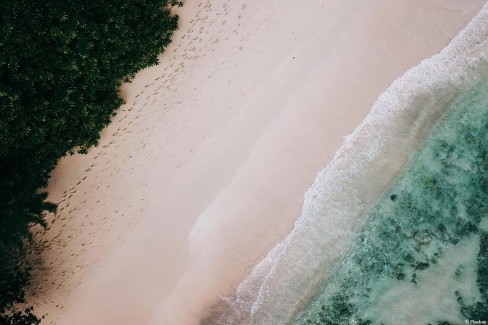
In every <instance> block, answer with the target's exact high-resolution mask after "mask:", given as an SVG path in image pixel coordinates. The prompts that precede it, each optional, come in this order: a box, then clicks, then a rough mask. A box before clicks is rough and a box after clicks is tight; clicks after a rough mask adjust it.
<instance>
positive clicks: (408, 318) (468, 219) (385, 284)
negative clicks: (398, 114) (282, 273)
mask: <svg viewBox="0 0 488 325" xmlns="http://www.w3.org/2000/svg"><path fill="white" fill-rule="evenodd" d="M487 172H488V82H487V81H485V82H483V83H481V84H479V85H478V86H476V87H475V88H474V89H472V90H471V91H469V92H468V93H467V94H465V95H463V96H461V98H460V99H459V100H458V101H457V102H456V103H455V104H454V105H453V107H452V108H450V109H449V111H448V112H447V113H446V115H445V116H444V117H443V118H442V119H441V121H440V123H439V124H438V125H437V126H436V127H435V128H434V129H433V130H432V133H431V134H430V136H429V137H428V139H427V140H426V142H425V143H424V144H423V145H422V147H421V150H420V152H419V153H417V154H416V155H415V156H414V157H413V158H412V159H411V160H410V161H409V163H408V164H407V166H406V167H405V169H404V170H403V171H402V173H401V175H400V176H399V178H398V179H397V180H396V182H395V183H394V185H393V186H392V187H390V188H389V190H388V191H387V192H386V194H385V196H384V198H383V199H382V201H381V202H380V203H379V204H378V205H377V206H376V207H375V208H374V209H373V211H372V213H371V214H370V215H369V216H368V218H367V220H366V222H365V224H364V226H363V227H362V229H361V231H360V233H359V236H357V237H356V238H355V239H354V241H353V243H352V245H351V246H350V248H349V249H348V250H347V253H346V254H345V255H344V256H343V257H342V258H341V260H340V262H339V263H338V265H336V266H335V267H334V270H333V271H332V272H331V274H330V275H329V276H327V277H326V278H325V280H324V281H323V282H322V283H321V284H320V285H319V289H318V290H317V293H316V295H315V297H314V298H313V299H312V300H311V301H310V302H309V303H308V304H307V305H306V307H305V310H304V311H302V312H301V313H300V316H299V317H298V318H297V319H296V321H295V324H381V323H384V324H429V323H431V324H434V323H435V324H439V323H442V322H447V323H451V324H460V323H464V321H465V319H475V318H476V319H485V320H488V292H487V290H488V287H487V282H488V274H486V273H483V270H485V269H486V268H487V267H488V266H487V265H486V264H487V262H488V261H487V260H486V254H487V252H486V250H484V251H480V243H481V242H480V237H482V238H483V240H484V241H486V239H487V238H488V227H487V225H488V173H487ZM478 256H479V257H478ZM483 317H484V318H483ZM444 324H446V323H444Z"/></svg>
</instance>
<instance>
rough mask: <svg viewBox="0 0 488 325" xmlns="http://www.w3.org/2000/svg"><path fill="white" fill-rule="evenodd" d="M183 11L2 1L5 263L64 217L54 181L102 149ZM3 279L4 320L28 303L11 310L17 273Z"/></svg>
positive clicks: (0, 235)
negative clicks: (58, 171) (52, 195)
mask: <svg viewBox="0 0 488 325" xmlns="http://www.w3.org/2000/svg"><path fill="white" fill-rule="evenodd" d="M180 5H181V2H179V1H175V0H169V1H167V0H98V1H97V0H96V1H87V0H76V1H75V0H63V1H56V0H45V1H34V0H2V1H0V264H4V265H7V264H8V263H3V262H4V261H5V260H6V259H10V258H12V257H13V256H17V257H19V256H22V255H23V254H22V253H19V252H21V251H22V250H23V246H24V245H26V243H28V241H29V239H30V236H31V235H30V232H29V227H30V226H32V225H33V224H40V225H42V226H46V224H45V221H44V217H45V214H46V213H47V212H54V211H55V209H56V206H55V205H54V204H53V203H50V202H47V201H46V200H45V199H46V196H47V195H46V193H44V192H43V191H42V189H43V188H45V186H46V185H47V182H48V180H49V176H50V172H51V171H52V169H53V168H54V167H55V166H56V163H57V161H58V160H59V158H61V157H63V156H65V155H67V154H73V153H75V151H78V152H80V153H86V151H87V150H88V149H89V148H90V147H92V146H94V145H96V144H97V141H98V139H99V134H100V131H101V130H102V129H103V128H104V127H105V126H107V125H108V124H109V123H110V118H111V117H112V116H113V115H114V113H115V112H116V110H117V108H118V107H120V105H121V104H122V103H123V100H122V99H121V98H120V97H119V96H118V92H117V89H118V87H119V86H120V85H121V83H123V82H127V81H130V79H131V78H132V77H133V76H134V75H135V73H136V72H138V71H139V70H141V69H144V68H146V67H149V66H153V65H155V64H157V62H158V54H160V53H161V52H162V51H163V50H164V48H165V47H166V46H167V45H168V44H169V43H170V38H171V36H172V34H173V32H174V31H175V30H176V28H177V22H178V17H177V16H175V15H173V14H172V13H171V8H172V7H173V6H180ZM40 189H41V190H40ZM26 239H27V240H26ZM0 271H4V272H1V274H0V295H2V297H0V313H1V312H4V311H5V310H6V308H8V307H9V306H10V303H11V302H18V301H22V299H23V298H22V294H21V295H20V296H17V297H14V296H15V295H14V296H11V297H10V298H9V299H10V303H6V301H7V300H8V299H7V300H5V299H3V298H5V295H6V294H5V293H6V292H8V290H6V287H5V286H6V285H7V283H8V281H7V280H6V279H9V278H11V276H12V274H13V273H12V272H14V273H15V272H16V271H15V269H14V270H13V271H8V272H7V271H5V270H0ZM21 278H22V277H20V278H19V279H21ZM26 282H27V278H25V279H24V281H23V283H24V284H25V283H26ZM27 312H29V311H27ZM17 316H18V317H20V316H19V315H17Z"/></svg>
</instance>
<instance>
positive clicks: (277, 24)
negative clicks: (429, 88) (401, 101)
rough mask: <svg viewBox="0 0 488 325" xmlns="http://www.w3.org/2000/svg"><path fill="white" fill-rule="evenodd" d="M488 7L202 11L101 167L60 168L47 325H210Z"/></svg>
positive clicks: (92, 162)
mask: <svg viewBox="0 0 488 325" xmlns="http://www.w3.org/2000/svg"><path fill="white" fill-rule="evenodd" d="M483 4H484V1H481V0H476V1H469V2H466V1H462V0H458V1H455V0H449V1H441V0H428V1H426V0H415V1H411V0H399V1H396V2H394V3H393V2H392V1H388V0H368V1H352V0H348V1H338V0H330V1H305V2H301V3H297V2H294V3H286V4H285V3H281V2H279V1H269V2H265V3H263V2H262V1H261V2H259V1H254V0H242V1H241V0H239V1H233V2H232V3H230V2H224V1H222V2H211V1H194V2H188V3H185V6H184V7H183V8H181V9H178V14H179V16H180V28H179V30H178V31H177V33H176V34H175V36H174V40H173V43H172V44H171V45H170V46H169V47H168V49H167V51H166V52H165V53H164V54H163V55H162V56H161V63H160V64H159V65H158V66H155V67H153V68H151V69H147V70H145V71H142V72H140V73H139V74H138V75H137V77H136V78H135V80H134V81H133V82H132V83H131V84H128V85H124V87H123V88H122V89H121V93H122V95H123V97H124V98H125V100H126V104H125V105H124V106H123V107H122V108H121V109H120V111H119V113H118V114H117V116H116V117H114V118H113V122H112V124H111V125H110V126H109V127H108V128H107V129H106V130H105V131H104V132H103V134H102V138H101V140H100V144H99V146H98V147H96V148H93V149H92V150H91V151H90V153H89V154H88V155H84V156H83V155H75V156H72V157H67V158H65V159H63V160H62V161H60V163H59V165H58V167H57V168H56V170H55V171H54V173H53V175H52V180H51V182H50V185H49V188H48V190H49V193H50V199H51V200H53V201H54V202H58V203H59V211H58V213H57V215H56V216H49V220H50V221H51V222H52V226H51V227H50V229H49V230H48V231H47V233H45V234H43V235H42V237H41V236H38V237H39V238H40V241H41V243H42V246H44V251H43V253H42V261H43V262H42V265H40V266H39V267H38V269H36V270H35V272H34V279H33V283H32V288H31V292H30V297H29V302H30V303H32V304H34V306H35V308H36V311H37V313H39V314H41V315H42V314H47V316H46V318H45V320H44V322H43V323H45V324H60V325H64V324H69V325H72V324H73V325H75V324H80V325H81V324H83V325H86V324H94V325H95V324H183V325H185V324H198V323H199V320H200V319H201V317H202V315H203V313H204V312H205V311H206V309H207V308H208V307H209V306H211V305H213V304H215V303H217V302H218V301H219V299H221V297H223V296H227V295H230V294H232V291H233V289H234V288H235V286H236V285H237V284H239V283H240V281H242V279H243V278H244V277H245V276H246V275H247V274H248V273H249V271H250V270H251V269H252V267H253V266H254V265H255V264H256V263H257V262H258V261H259V260H260V259H261V258H262V257H263V256H265V255H266V253H267V252H268V251H269V250H270V249H271V248H272V247H273V246H274V244H275V243H277V242H278V241H280V240H281V239H282V238H283V237H284V236H285V235H286V234H287V233H288V232H289V231H290V229H291V228H292V227H293V223H294V221H295V219H296V218H297V217H298V215H299V213H300V209H301V207H302V204H303V196H304V193H305V191H306V190H307V189H308V188H309V187H310V185H311V184H312V183H313V181H314V178H315V177H316V175H317V173H318V172H319V171H320V170H321V169H322V168H323V167H324V166H325V165H327V163H328V162H329V161H330V160H331V159H332V157H333V155H334V153H335V151H336V150H337V149H338V148H339V146H340V145H341V144H342V142H343V138H344V137H345V136H346V135H348V134H350V133H351V132H352V131H353V129H354V128H355V127H356V126H357V125H358V124H359V123H360V122H361V120H362V119H363V118H364V117H365V116H366V114H367V113H368V111H369V109H370V107H371V106H372V104H373V103H374V101H375V100H376V99H377V97H378V96H379V95H380V94H381V93H382V92H383V91H384V90H385V89H386V88H387V87H388V86H389V85H390V84H391V83H392V82H393V81H394V80H395V79H396V78H398V77H399V76H401V75H402V74H403V73H404V72H405V71H407V70H408V69H409V68H411V67H413V66H415V65H417V64H418V63H420V62H421V60H423V59H425V58H428V57H430V56H432V55H433V54H435V53H437V52H439V51H440V50H441V49H442V48H443V47H444V46H445V45H446V44H447V43H448V42H449V41H450V40H451V39H452V38H453V37H454V36H455V35H456V34H457V33H458V32H459V31H460V30H461V29H462V28H463V27H464V26H465V25H466V24H467V23H468V22H469V20H470V19H471V18H472V17H473V16H474V15H475V14H476V12H477V11H478V10H479V9H480V8H481V6H482V5H483Z"/></svg>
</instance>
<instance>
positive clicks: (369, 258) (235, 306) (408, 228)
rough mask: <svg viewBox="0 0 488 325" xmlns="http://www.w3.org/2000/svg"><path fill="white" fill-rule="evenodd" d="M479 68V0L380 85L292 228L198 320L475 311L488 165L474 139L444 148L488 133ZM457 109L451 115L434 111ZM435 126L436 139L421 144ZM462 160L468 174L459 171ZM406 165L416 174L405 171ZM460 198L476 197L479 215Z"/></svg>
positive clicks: (484, 64)
mask: <svg viewBox="0 0 488 325" xmlns="http://www.w3.org/2000/svg"><path fill="white" fill-rule="evenodd" d="M486 79H488V5H486V6H485V7H484V8H483V9H482V10H481V12H480V13H479V14H478V15H477V16H476V17H475V18H474V19H473V20H472V21H471V22H470V24H469V25H468V26H467V27H466V28H465V29H464V30H463V31H462V32H461V33H460V34H459V35H458V36H457V37H456V38H455V39H454V40H453V41H452V42H451V43H450V44H449V45H448V46H447V47H446V48H445V49H444V50H443V51H442V52H441V53H439V54H438V55H435V56H433V57H432V58H429V59H427V60H424V61H423V62H422V63H421V64H420V65H418V66H417V67H415V68H412V69H411V70H409V71H408V72H407V73H405V75H403V76H402V77H400V78H399V79H397V80H396V81H395V82H394V83H393V84H392V85H391V86H390V87H389V88H388V89H387V90H386V91H385V92H384V93H383V94H382V95H381V96H380V97H379V99H378V100H377V102H376V103H375V104H374V106H373V107H372V109H371V112H370V113H369V114H368V116H367V117H366V119H365V120H364V121H363V122H362V123H361V125H360V126H359V127H358V128H357V129H356V130H355V131H354V132H353V133H352V134H351V135H350V136H349V137H348V138H347V139H346V140H345V143H344V145H343V146H342V147H341V149H340V150H339V151H338V152H337V153H336V155H335V157H334V159H333V160H332V162H331V163H330V164H329V165H328V166H326V167H325V168H324V169H323V170H322V171H321V172H320V173H319V174H318V176H317V178H316V180H315V182H314V184H313V185H312V186H311V187H310V189H309V190H308V191H307V193H306V195H305V200H304V205H303V209H302V214H301V216H300V217H299V218H298V219H297V222H296V223H295V227H294V229H293V230H292V231H291V232H290V234H289V235H288V236H287V237H286V238H285V239H284V240H283V241H282V242H280V243H279V244H278V245H276V246H275V247H274V248H273V249H272V250H271V251H270V252H269V254H268V255H267V256H266V257H265V258H264V259H263V260H262V261H261V262H260V263H258V264H257V265H256V267H255V268H254V269H253V270H252V272H251V273H250V274H249V276H248V277H247V278H246V279H245V280H244V281H243V282H242V283H241V284H240V285H239V286H238V288H237V289H236V292H235V294H234V295H233V296H231V297H226V298H225V299H223V301H222V302H223V304H222V306H221V307H222V308H221V309H219V310H217V311H215V312H214V313H213V314H212V315H211V316H209V317H208V319H207V320H206V322H204V323H205V324H207V323H208V324H225V325H229V324H236V325H237V324H239V325H246V324H259V325H269V324H280V325H281V324H293V323H296V324H307V323H308V324H310V323H312V324H322V323H323V324H361V322H362V323H363V324H367V323H368V321H369V322H370V323H371V324H381V323H382V322H383V323H384V324H385V325H386V324H428V323H432V324H436V322H442V321H447V322H450V323H452V324H457V323H459V322H462V323H464V319H465V318H466V317H468V316H469V317H473V318H475V316H476V315H477V314H476V313H479V312H481V311H480V308H481V307H480V306H481V305H480V306H478V304H479V303H483V301H484V300H483V299H486V298H483V297H484V296H483V294H484V293H483V292H484V291H483V290H480V285H479V283H478V279H479V277H478V274H482V272H481V271H480V270H481V269H480V264H479V263H477V261H478V258H481V259H482V258H483V256H481V255H480V256H481V257H479V254H480V252H484V251H486V246H483V245H485V244H486V234H485V231H486V222H482V219H483V218H482V217H481V215H482V212H480V211H484V206H483V204H485V203H483V199H482V195H483V193H486V191H485V192H481V193H479V191H480V189H485V190H486V185H487V183H485V182H483V183H482V184H481V181H482V180H484V178H481V177H483V175H484V174H483V169H488V165H486V164H485V165H480V164H481V162H482V161H485V160H482V159H488V157H486V153H485V155H483V154H482V152H481V151H480V152H478V153H477V154H475V153H474V152H475V149H474V147H472V148H471V147H470V148H471V149H469V150H468V149H467V148H466V150H461V149H463V148H464V147H465V146H464V147H463V146H460V147H459V148H458V147H456V148H458V149H456V150H458V151H456V152H457V153H456V154H454V153H452V152H451V151H450V150H451V149H450V148H453V147H450V146H454V145H457V144H458V143H460V142H461V141H466V143H469V145H470V146H471V145H475V146H477V148H478V145H479V147H482V146H483V144H482V141H486V139H488V135H487V134H486V124H483V123H484V122H483V119H482V118H485V117H484V116H482V115H483V114H484V115H488V114H487V113H488V112H486V111H485V112H484V113H483V114H481V111H482V110H483V109H484V106H483V102H484V103H486V102H488V100H487V99H488V98H487V97H486V96H487V93H486V87H487V83H486V82H484V80H486ZM463 108H464V109H463ZM468 108H469V110H468ZM446 112H448V113H446ZM451 112H452V113H451ZM455 112H466V114H468V115H462V114H461V113H455ZM471 113H472V114H475V115H476V114H478V115H476V116H477V117H476V116H473V115H469V114H471ZM455 114H458V115H456V116H457V118H458V121H457V123H458V124H455V125H454V124H453V125H450V124H449V123H450V122H443V123H444V124H443V123H440V122H439V121H447V120H449V117H450V116H454V115H455ZM459 114H461V115H459ZM452 119H453V120H456V118H452ZM468 120H469V121H471V122H469V121H468ZM446 123H447V124H448V125H449V126H447V127H446V126H445V127H442V126H441V125H447V124H446ZM452 123H454V122H452ZM483 125H484V126H483ZM476 127H477V128H478V129H476ZM483 127H484V128H485V133H483V130H482V129H483ZM476 130H478V131H476ZM464 131H466V132H464ZM442 132H444V133H442ZM463 132H464V133H463ZM476 132H477V133H476ZM441 133H442V134H443V135H442V136H443V137H445V139H444V140H442V139H441V138H438V141H440V142H439V143H437V144H435V145H432V146H433V147H432V149H431V150H430V151H429V150H428V149H426V148H428V147H429V143H431V141H435V140H432V139H434V138H435V137H436V134H441ZM475 133H476V134H477V136H475V135H474V134H475ZM483 136H484V137H485V138H486V139H479V137H483ZM439 137H441V136H439ZM442 141H444V142H442ZM483 143H485V142H483ZM435 146H438V147H439V148H440V149H439V150H440V151H436V150H434V147H435ZM442 146H446V148H444V147H442ZM484 148H485V149H486V148H487V147H484ZM441 149H442V150H441ZM317 150H320V148H317ZM480 150H481V149H480ZM468 152H469V153H468ZM461 153H462V154H466V155H467V156H466V157H464V156H462V155H461ZM436 154H438V155H439V156H436ZM443 155H445V157H444V156H443ZM412 157H415V158H412ZM446 159H448V160H446ZM415 161H419V162H421V163H423V165H422V166H423V167H422V166H421V165H420V164H419V167H415V166H417V165H416V164H415V163H414V162H415ZM415 168H417V169H415ZM422 168H424V169H425V171H424V172H421V170H423V169H422ZM445 168H447V169H445ZM463 168H464V169H466V170H469V171H471V170H472V171H473V173H474V172H476V174H473V175H472V176H468V175H464V174H463V173H462V172H461V171H464V169H463ZM469 168H471V169H469ZM475 168H477V170H475ZM480 168H481V169H480ZM414 169H415V171H412V173H414V174H415V175H416V176H415V177H418V178H416V179H414V178H409V177H407V176H404V175H407V174H408V173H410V172H409V171H408V170H414ZM448 170H449V171H448ZM454 171H458V173H455V172H454ZM422 173H423V174H422ZM444 174H446V175H447V174H449V177H448V178H447V179H444V178H442V177H443V176H442V177H441V175H444ZM420 175H423V176H420ZM434 175H435V177H434ZM436 177H437V178H436ZM441 178H442V181H441V180H440V179H441ZM409 180H410V181H409ZM487 181H488V179H487ZM392 184H394V185H392ZM392 186H393V187H392ZM451 186H456V189H454V188H451ZM463 186H468V187H467V188H462V187H463ZM469 186H470V187H469ZM476 186H477V189H475V188H474V187H476ZM484 186H485V187H484ZM416 187H419V188H418V189H416ZM414 189H415V191H414ZM466 189H469V190H470V191H471V192H469V193H468V192H467V190H466ZM440 190H442V191H443V193H444V192H445V195H446V199H441V197H442V198H444V196H442V195H441V194H439V193H437V192H438V191H440ZM429 191H430V192H429ZM455 191H457V192H455ZM476 193H479V194H476ZM435 195H437V196H435ZM468 199H469V200H473V202H476V204H478V206H477V207H478V208H479V209H480V210H479V211H478V210H476V211H477V213H478V214H477V215H478V216H479V217H476V216H475V215H474V214H473V213H474V212H473V211H474V210H472V209H475V207H476V206H475V205H474V203H472V202H471V201H469V202H470V203H467V202H468V201H467V200H468ZM484 201H485V202H486V198H485V200H484ZM460 202H461V203H462V204H460ZM447 204H449V205H447ZM427 206H430V208H431V209H432V210H431V211H430V210H429V211H430V212H428V209H427ZM448 207H450V208H448ZM408 209H409V210H408ZM436 209H439V210H436ZM402 211H403V212H402ZM407 211H408V212H407ZM476 211H475V212H476ZM395 213H397V214H395ZM483 213H484V212H483ZM398 227H399V228H398ZM407 239H408V240H407ZM480 245H481V247H485V248H482V249H481V250H480ZM395 254H397V255H395ZM481 267H483V266H481ZM453 274H454V276H453ZM457 274H459V275H457ZM442 279H444V280H442ZM481 279H482V278H481ZM453 281H457V282H453ZM480 281H483V280H480ZM453 283H456V284H457V286H456V289H455V290H452V286H451V285H452V284H453ZM478 307H480V308H478ZM481 309H483V308H481ZM327 317H329V318H327Z"/></svg>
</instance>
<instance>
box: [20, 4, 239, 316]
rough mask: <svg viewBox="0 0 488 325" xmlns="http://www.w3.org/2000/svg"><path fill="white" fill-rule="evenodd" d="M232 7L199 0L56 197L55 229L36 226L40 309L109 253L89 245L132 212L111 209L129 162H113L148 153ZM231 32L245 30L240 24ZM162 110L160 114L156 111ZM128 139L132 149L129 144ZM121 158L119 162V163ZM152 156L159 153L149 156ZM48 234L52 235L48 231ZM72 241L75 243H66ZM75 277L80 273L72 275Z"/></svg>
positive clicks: (35, 296) (35, 290)
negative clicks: (153, 72) (146, 79)
mask: <svg viewBox="0 0 488 325" xmlns="http://www.w3.org/2000/svg"><path fill="white" fill-rule="evenodd" d="M236 5H237V2H236ZM239 9H240V11H244V10H245V9H246V5H245V4H244V5H242V6H241V8H239ZM238 12H239V11H238ZM228 15H229V3H227V2H224V3H223V4H221V5H217V4H215V3H212V1H211V0H206V1H202V2H200V3H199V4H198V12H197V14H196V15H195V17H193V19H191V20H190V24H189V27H188V28H187V29H186V30H185V31H184V33H185V34H184V35H182V36H181V37H180V38H179V39H175V40H174V44H173V45H171V46H174V49H173V51H171V53H172V54H170V55H166V57H165V56H164V55H163V57H162V61H163V62H162V63H161V64H160V66H159V67H160V71H161V74H160V75H158V76H157V77H155V78H154V80H153V82H151V83H149V84H147V85H145V86H144V88H143V89H142V90H141V91H140V92H139V93H138V94H136V95H135V98H134V100H133V102H132V103H131V104H130V105H127V104H126V105H124V106H123V107H122V108H121V110H120V111H119V112H118V114H117V115H116V117H115V118H114V121H113V124H112V125H111V126H109V129H113V130H112V132H111V133H110V135H109V140H108V139H107V140H106V141H108V142H107V143H103V144H102V145H101V146H100V147H97V148H92V149H91V152H90V154H93V153H95V154H94V155H93V158H92V159H93V160H92V162H91V163H90V164H89V166H87V168H85V170H84V172H83V174H82V176H80V177H79V178H78V179H77V180H76V181H75V182H74V185H73V186H71V187H70V188H69V189H67V190H66V191H64V193H63V195H62V197H61V199H59V201H57V202H55V203H57V204H58V211H57V212H56V214H55V215H49V216H47V218H46V219H47V220H48V222H49V229H48V231H47V233H44V231H43V230H41V229H39V230H38V232H37V234H36V237H37V238H38V241H37V243H36V245H35V246H34V248H33V251H32V252H31V254H30V259H31V261H32V263H33V265H34V271H33V281H32V283H33V286H32V288H31V289H30V292H28V294H30V295H31V299H30V300H31V301H32V302H33V303H34V304H35V305H36V306H39V307H41V308H40V309H39V310H40V311H41V312H42V310H43V309H42V306H43V305H44V306H55V307H56V308H58V309H60V310H61V309H64V308H66V306H65V305H64V304H65V300H66V296H67V293H69V292H71V291H72V290H74V289H75V288H76V286H77V285H79V284H80V283H81V279H82V273H80V270H83V269H86V268H88V267H89V266H90V265H92V264H94V263H96V262H97V261H98V260H100V259H101V258H103V257H104V255H101V256H96V257H95V258H92V257H90V256H87V254H86V252H87V251H91V250H92V249H93V248H95V247H101V245H102V244H101V242H99V241H98V239H99V237H98V236H100V231H99V230H100V229H101V230H102V231H105V232H109V231H111V229H114V228H116V227H117V224H118V222H119V218H121V217H124V216H126V214H123V213H120V211H119V210H113V211H108V209H110V206H112V207H114V206H115V207H117V206H121V205H125V204H127V202H125V201H124V198H123V197H122V198H117V197H115V196H114V195H112V193H111V192H110V188H111V186H113V185H111V184H112V183H114V182H115V183H117V182H118V181H120V180H123V179H124V176H125V175H124V173H126V172H127V168H126V169H124V168H115V167H114V166H127V165H128V164H129V160H130V159H132V158H133V157H135V156H137V155H138V154H139V153H141V151H142V153H141V154H144V153H147V152H146V150H147V148H146V146H147V144H148V140H149V138H150V136H151V134H152V132H153V130H154V129H155V128H157V127H158V122H160V121H161V120H162V119H163V118H164V114H165V110H166V109H167V107H170V106H173V107H174V106H175V105H178V104H181V103H182V102H183V101H182V100H178V98H177V97H176V96H175V95H174V94H175V93H176V92H175V90H176V89H177V87H178V82H179V81H180V80H183V78H184V77H185V76H186V75H187V74H188V73H189V71H191V70H192V68H193V67H194V65H195V64H197V63H198V62H199V61H201V60H203V59H204V58H205V57H206V54H205V53H208V52H209V51H210V50H211V48H213V47H214V46H217V45H218V44H219V41H220V39H219V35H221V34H223V33H224V34H225V33H228V32H229V28H231V27H230V25H229V24H228V22H227V20H226V17H227V16H228ZM241 15H242V13H239V14H238V16H239V19H240V17H241ZM239 19H238V20H239ZM234 28H237V26H234ZM232 32H234V33H238V31H237V30H236V29H234V30H232ZM166 53H169V52H168V51H167V52H166ZM168 56H169V57H168ZM181 57H183V58H184V60H183V62H181V63H179V64H176V63H175V62H176V59H177V58H181ZM218 69H219V68H218V66H217V67H216V69H215V70H214V71H213V72H212V74H211V75H210V76H209V77H212V75H214V74H215V73H217V72H218ZM186 100H188V99H186ZM193 101H196V99H193ZM162 108H165V109H162ZM155 112H158V114H154V113H155ZM155 115H156V116H157V115H159V118H154V116H155ZM133 133H136V134H138V135H139V137H138V139H137V138H134V137H132V136H131V134H133ZM166 141H168V139H166ZM128 146H129V147H130V149H131V150H126V151H124V148H127V147H128ZM115 158H117V163H116V164H113V160H115ZM148 159H154V158H150V157H148ZM95 171H96V172H97V173H98V172H105V173H106V172H110V178H109V180H108V181H109V182H110V183H107V182H105V181H104V180H97V179H94V176H93V173H94V172H95ZM85 184H87V186H85ZM139 185H141V186H147V185H145V184H139ZM143 200H144V199H143V198H142V199H141V200H140V201H141V202H140V203H139V206H135V205H134V206H130V207H129V211H130V212H131V213H129V214H136V213H132V212H138V214H139V215H142V214H143V213H141V212H143V211H144V205H143ZM93 202H95V203H96V204H93ZM104 202H111V203H112V204H105V203H104ZM87 204H91V205H92V206H94V208H92V209H91V210H88V209H86V208H85V207H86V206H87ZM131 217H132V216H131ZM95 220H98V221H95ZM99 220H101V224H99V223H100V221H99ZM123 220H126V219H123ZM127 220H129V221H127V224H126V225H125V227H127V226H129V225H132V224H133V223H134V222H137V220H133V219H127ZM49 236H50V238H51V240H49V239H45V238H46V237H48V238H49ZM119 238H120V236H119ZM68 246H70V248H67V247H68ZM70 279H75V280H76V281H68V280H70ZM56 319H57V317H56V315H53V316H52V317H49V315H48V317H47V320H48V321H49V322H50V323H51V324H55V323H56Z"/></svg>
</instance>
